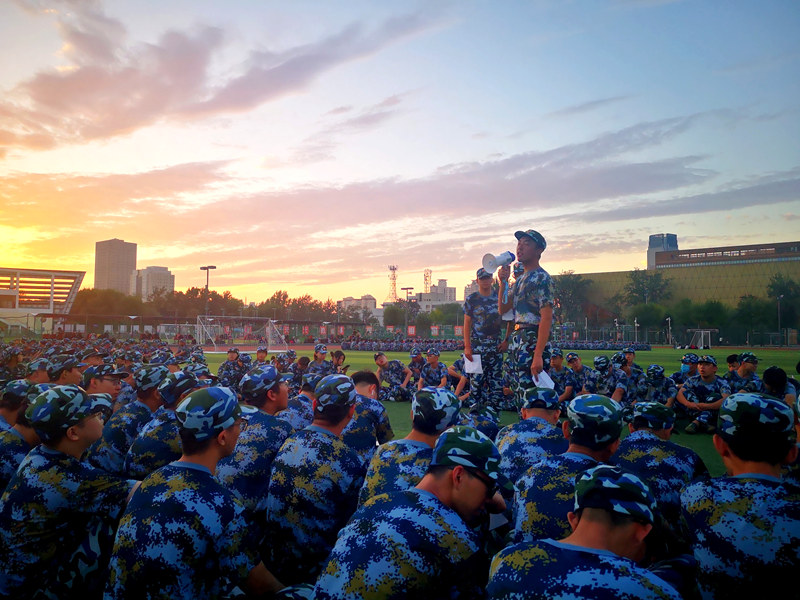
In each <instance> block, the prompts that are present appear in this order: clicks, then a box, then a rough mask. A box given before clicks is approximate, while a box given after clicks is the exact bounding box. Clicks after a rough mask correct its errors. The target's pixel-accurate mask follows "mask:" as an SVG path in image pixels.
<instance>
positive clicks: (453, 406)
mask: <svg viewBox="0 0 800 600" xmlns="http://www.w3.org/2000/svg"><path fill="white" fill-rule="evenodd" d="M459 407H460V403H459V401H458V398H456V395H455V394H454V393H453V392H451V391H450V390H446V389H444V388H436V387H424V388H422V389H421V390H418V391H417V392H416V393H415V394H414V398H413V399H412V400H411V413H412V414H413V415H414V417H413V418H414V419H415V420H416V419H420V420H422V421H423V422H424V423H425V424H426V425H429V426H432V427H433V429H435V430H436V432H437V433H438V432H442V431H444V430H445V429H447V428H448V427H451V426H452V425H455V424H456V423H457V422H458V419H459V413H458V409H459Z"/></svg>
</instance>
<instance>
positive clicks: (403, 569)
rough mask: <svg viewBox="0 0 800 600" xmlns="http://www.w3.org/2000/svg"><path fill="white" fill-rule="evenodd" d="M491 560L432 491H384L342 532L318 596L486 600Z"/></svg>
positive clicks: (320, 598)
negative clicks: (487, 569) (485, 584)
mask: <svg viewBox="0 0 800 600" xmlns="http://www.w3.org/2000/svg"><path fill="white" fill-rule="evenodd" d="M485 561H486V559H485V557H484V555H483V554H482V552H481V551H480V539H479V537H478V535H477V534H476V533H475V532H474V531H473V530H472V529H471V528H470V527H469V526H468V525H467V524H466V523H465V522H464V520H463V519H462V518H461V517H460V516H459V515H458V513H456V512H455V511H454V510H453V509H451V508H449V507H447V506H445V505H444V504H442V502H441V501H440V500H439V499H438V498H436V496H434V495H433V494H431V493H429V492H426V491H422V490H419V489H416V488H412V489H408V490H405V491H402V492H396V493H392V494H382V495H380V496H376V497H374V498H372V499H370V500H368V501H367V502H366V504H364V505H363V506H361V507H360V508H359V509H358V511H357V512H356V513H355V515H353V518H352V519H350V522H349V523H347V525H346V526H345V527H344V528H343V529H342V530H341V531H340V532H339V537H338V539H337V540H336V544H335V546H334V547H333V550H332V551H331V553H330V557H329V558H328V560H327V565H325V567H324V568H323V570H322V574H321V575H320V577H319V579H318V580H317V585H316V588H315V589H314V597H315V598H317V600H328V599H338V600H343V599H353V600H356V599H361V598H385V599H389V598H453V599H456V598H479V597H481V595H482V592H481V588H482V586H483V581H482V578H483V577H484V573H485V570H484V569H485V566H486V565H485Z"/></svg>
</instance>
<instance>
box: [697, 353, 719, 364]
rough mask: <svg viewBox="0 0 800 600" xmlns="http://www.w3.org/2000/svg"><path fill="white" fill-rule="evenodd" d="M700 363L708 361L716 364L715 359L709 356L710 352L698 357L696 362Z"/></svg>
mask: <svg viewBox="0 0 800 600" xmlns="http://www.w3.org/2000/svg"><path fill="white" fill-rule="evenodd" d="M700 363H708V364H710V365H714V366H715V367H716V366H717V359H716V358H714V357H713V356H711V355H710V354H703V356H701V357H700V358H698V359H697V364H700Z"/></svg>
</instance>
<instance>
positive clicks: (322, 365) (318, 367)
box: [306, 360, 336, 377]
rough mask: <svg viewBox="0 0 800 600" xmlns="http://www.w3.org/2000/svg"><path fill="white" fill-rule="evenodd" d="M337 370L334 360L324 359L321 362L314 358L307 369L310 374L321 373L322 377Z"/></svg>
mask: <svg viewBox="0 0 800 600" xmlns="http://www.w3.org/2000/svg"><path fill="white" fill-rule="evenodd" d="M335 372H336V367H334V366H333V361H332V360H323V361H321V362H317V361H315V360H312V361H311V362H309V363H308V368H307V369H306V373H307V374H308V375H319V376H320V377H325V376H326V375H332V374H333V373H335Z"/></svg>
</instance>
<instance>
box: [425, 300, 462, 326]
mask: <svg viewBox="0 0 800 600" xmlns="http://www.w3.org/2000/svg"><path fill="white" fill-rule="evenodd" d="M430 317H431V323H432V324H434V325H460V324H461V323H463V322H464V310H463V307H462V305H461V304H459V303H458V302H451V303H449V304H442V305H440V306H437V307H436V308H434V309H433V310H432V311H431V313H430Z"/></svg>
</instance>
